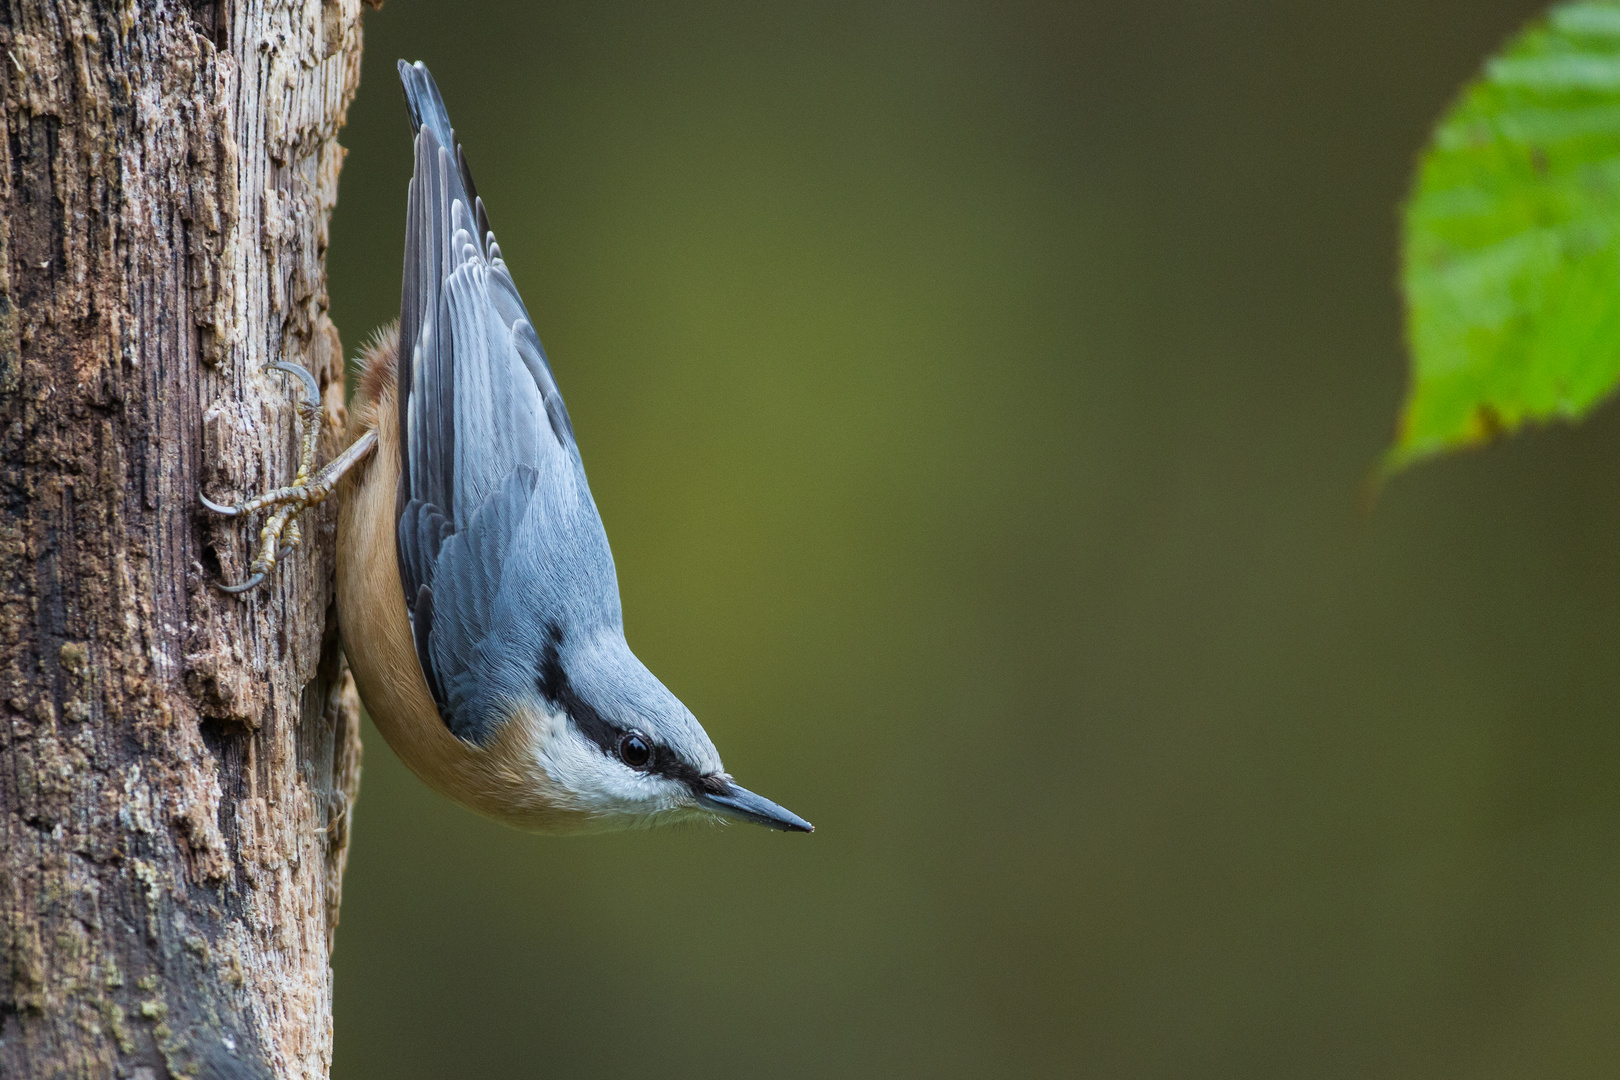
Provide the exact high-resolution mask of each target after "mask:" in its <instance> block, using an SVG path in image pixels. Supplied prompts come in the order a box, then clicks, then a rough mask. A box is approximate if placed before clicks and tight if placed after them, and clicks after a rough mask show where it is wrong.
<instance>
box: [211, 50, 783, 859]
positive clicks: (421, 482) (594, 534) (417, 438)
mask: <svg viewBox="0 0 1620 1080" xmlns="http://www.w3.org/2000/svg"><path fill="white" fill-rule="evenodd" d="M399 76H400V80H401V81H402V82H403V83H404V85H405V100H406V104H407V106H408V108H409V110H410V118H411V127H412V130H413V132H414V133H415V136H416V171H415V175H414V176H413V177H412V178H411V185H410V195H409V208H408V210H407V216H406V223H405V276H404V289H403V295H402V297H401V301H400V320H399V323H398V325H397V327H390V328H387V329H384V330H383V331H381V332H379V333H378V334H377V336H376V337H375V338H374V340H373V341H372V342H371V344H370V345H368V346H367V347H366V349H365V350H364V352H363V355H362V364H363V371H362V374H361V376H360V381H359V386H358V388H357V390H356V392H355V398H354V401H353V403H352V404H351V406H350V409H349V429H348V432H347V437H346V445H347V448H346V449H345V450H344V451H343V452H342V453H341V454H340V455H339V456H338V457H337V458H336V459H335V460H333V461H332V462H331V463H330V464H329V465H328V466H327V467H326V468H325V469H322V470H321V471H320V472H319V473H317V474H315V475H313V476H312V475H311V473H312V471H313V465H314V457H315V445H316V440H315V438H314V433H315V429H316V425H317V424H318V422H319V414H318V412H317V411H316V408H315V404H316V400H317V398H316V394H315V389H316V388H315V385H314V379H313V378H311V377H310V376H309V375H308V373H307V372H304V371H303V370H302V369H301V368H298V367H296V366H295V365H275V366H276V367H278V368H280V369H281V370H283V371H287V372H288V373H290V374H293V375H296V376H298V377H299V378H300V379H301V380H302V381H303V383H304V394H305V400H304V403H303V405H302V406H301V407H300V415H301V416H302V418H303V421H304V426H305V437H304V442H303V448H302V457H301V461H300V466H299V470H298V475H297V477H295V478H294V481H293V484H292V485H291V486H290V487H286V488H281V489H279V490H277V491H273V492H270V493H268V494H266V495H263V496H260V497H258V498H256V499H249V500H247V501H245V502H243V503H241V504H239V505H237V506H222V505H220V504H218V503H214V502H210V501H209V500H207V499H206V497H205V498H204V500H203V501H204V502H205V503H206V504H207V505H208V507H209V508H210V509H212V510H214V511H216V512H218V513H225V514H246V513H251V512H254V511H258V510H270V511H271V513H270V516H269V518H268V519H267V520H266V523H265V526H264V528H263V531H262V532H261V534H260V539H261V550H260V554H259V556H258V558H257V559H255V560H254V563H253V576H252V577H250V578H249V579H248V581H247V582H245V583H243V584H242V585H239V586H231V587H230V588H231V590H232V591H241V590H244V589H249V588H252V587H254V586H255V585H257V584H259V583H260V582H262V581H263V580H264V576H265V575H266V574H267V573H269V572H270V571H271V570H273V569H274V566H275V562H276V558H277V555H278V553H279V552H280V550H281V544H282V542H283V540H285V541H286V542H287V543H288V544H289V546H295V545H296V543H297V531H296V530H297V517H298V515H299V514H300V513H301V512H302V511H303V510H304V509H306V508H308V507H309V506H312V505H314V504H315V503H318V502H320V501H321V500H323V499H324V498H326V497H327V496H328V495H329V494H331V493H332V492H333V490H334V489H335V488H336V489H338V493H339V499H340V503H341V506H340V510H339V518H338V540H337V543H338V558H337V603H338V619H339V622H340V624H341V628H342V633H343V647H344V651H345V652H346V653H347V654H348V658H349V666H350V668H351V669H352V670H353V672H354V679H355V684H356V686H357V687H358V688H359V691H360V697H361V699H362V700H363V701H364V702H365V705H366V708H367V709H368V711H369V712H370V713H371V718H372V720H373V721H374V722H375V723H376V725H377V729H378V730H379V731H381V732H382V733H383V736H384V738H386V739H387V740H388V743H389V745H390V746H392V747H393V748H394V751H395V752H396V753H397V754H398V755H399V756H400V758H402V759H403V760H404V762H405V764H406V765H408V766H409V767H410V768H411V770H412V771H413V772H415V773H416V774H417V775H418V776H420V777H421V778H422V779H423V780H425V781H427V783H428V784H429V785H431V786H432V787H434V788H436V789H437V790H439V791H441V792H443V793H444V794H445V795H448V796H449V797H450V798H452V799H454V800H456V801H457V802H459V803H462V804H463V805H465V806H467V807H469V808H471V809H473V810H475V811H477V812H479V813H481V814H484V815H485V816H487V817H491V818H494V819H496V820H498V821H503V822H507V823H509V824H512V825H516V826H519V827H520V828H526V829H535V830H543V831H577V830H584V829H604V828H615V827H624V826H629V825H635V824H646V823H653V822H660V821H666V820H674V819H677V818H680V817H686V816H693V815H700V816H701V815H708V814H716V815H720V816H722V817H728V818H737V819H740V820H743V821H751V822H755V823H757V824H760V825H766V826H769V827H771V828H774V829H782V830H786V831H796V832H809V831H811V826H810V823H809V822H807V821H805V820H804V819H803V818H801V817H799V816H798V815H796V814H793V813H791V812H790V811H788V810H785V809H783V808H782V807H780V806H777V805H776V804H775V803H773V802H771V801H769V800H768V799H763V798H761V797H760V796H758V795H755V794H754V793H753V792H751V791H748V790H746V789H744V788H741V787H739V786H737V785H736V784H735V783H733V782H732V780H731V777H730V776H729V775H727V773H726V771H725V768H724V767H723V766H722V765H721V764H720V754H719V753H718V752H717V751H716V750H715V748H714V744H713V743H712V742H711V741H710V740H709V736H708V734H707V733H706V732H705V731H704V730H703V727H702V725H700V724H699V723H698V722H697V719H696V718H695V717H693V715H692V713H691V712H690V711H689V710H688V709H687V708H686V706H684V705H682V704H681V703H680V701H679V700H678V699H676V697H675V695H674V694H672V693H670V692H669V690H667V689H665V687H664V685H663V684H662V683H660V682H659V681H658V680H657V679H656V678H654V677H653V674H652V673H651V672H650V671H648V670H647V668H646V667H645V666H644V665H643V664H642V663H641V661H640V660H637V659H636V657H635V654H634V653H632V652H631V651H630V646H629V645H628V644H626V642H625V639H624V619H623V615H622V613H621V611H620V607H619V584H618V579H617V576H616V575H615V572H614V568H613V555H612V553H611V552H610V551H609V550H608V541H607V534H606V533H605V532H604V531H603V529H602V519H601V518H600V516H598V514H597V511H596V504H595V502H594V501H593V500H592V498H591V491H590V487H589V486H588V485H587V484H586V482H585V466H584V464H583V463H582V462H581V460H580V454H579V446H578V445H577V444H576V443H575V441H574V430H573V427H572V425H571V424H570V423H569V419H568V410H567V409H566V408H564V406H563V400H562V395H561V394H560V393H559V392H558V390H557V382H556V380H555V379H554V378H553V377H552V373H551V366H550V364H549V363H548V362H547V360H546V354H545V350H544V349H543V348H541V346H540V338H539V337H538V336H537V335H536V333H535V329H534V324H533V321H532V320H531V319H530V318H529V313H528V311H527V310H526V309H525V308H524V306H523V300H522V298H520V297H519V296H518V291H517V287H516V285H514V284H513V282H512V277H511V274H510V273H509V272H508V270H507V267H506V263H505V261H504V260H503V259H502V258H501V249H500V247H499V246H498V245H497V244H496V243H495V236H494V234H493V233H491V232H490V228H489V219H488V218H487V217H486V216H485V213H484V203H483V200H482V199H480V198H479V197H478V192H477V189H476V188H475V187H474V186H473V180H472V174H471V173H470V172H469V171H468V168H467V159H466V156H465V155H464V154H463V153H462V152H461V148H460V146H459V145H458V144H457V143H456V138H455V132H454V131H453V130H452V129H451V127H450V118H449V115H448V114H447V113H446V111H445V107H444V102H443V100H442V99H441V98H440V97H439V91H438V87H437V86H435V85H434V82H433V77H432V76H431V75H429V74H428V70H427V68H426V67H424V66H423V65H422V64H420V63H418V64H415V65H411V64H407V63H406V62H405V61H403V60H401V61H400V62H399ZM340 480H341V486H339V482H340Z"/></svg>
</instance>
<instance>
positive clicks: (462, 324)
mask: <svg viewBox="0 0 1620 1080" xmlns="http://www.w3.org/2000/svg"><path fill="white" fill-rule="evenodd" d="M399 72H400V80H401V82H402V83H403V84H404V86H405V96H406V102H407V104H408V106H409V108H410V113H411V123H412V127H413V128H414V129H415V134H416V168H415V173H414V175H413V177H412V179H411V186H410V197H409V209H408V211H407V222H406V234H405V272H404V288H403V292H402V295H401V299H400V338H399V340H400V352H399V396H400V434H401V447H400V457H401V462H400V485H399V493H398V497H397V501H396V510H397V515H398V516H397V528H396V532H395V536H396V540H397V550H398V553H399V570H400V584H401V587H402V588H403V590H404V593H405V602H406V609H407V611H408V612H409V613H410V617H411V627H412V633H413V636H414V638H415V642H416V651H417V657H418V659H419V660H420V661H421V664H422V671H423V674H424V675H425V676H426V677H427V682H428V687H429V689H430V690H431V691H432V693H433V697H434V700H435V701H436V703H437V704H438V706H439V712H440V715H441V716H443V717H444V720H445V723H446V724H448V725H449V726H450V729H451V731H453V732H454V733H455V734H456V735H457V736H459V737H461V738H464V739H468V740H469V741H473V742H482V741H483V740H484V739H485V738H487V737H488V736H489V735H490V734H492V732H493V730H494V727H495V725H496V724H497V723H498V721H499V717H500V716H501V715H502V708H501V707H502V705H503V703H504V702H507V701H508V700H509V699H511V698H513V697H514V696H516V695H517V694H519V693H522V692H523V691H524V690H525V689H526V688H528V687H529V684H532V682H533V679H534V671H535V667H534V665H535V658H536V657H537V656H538V655H539V654H540V652H541V650H542V649H543V648H544V642H543V640H542V639H543V637H544V635H545V634H546V633H547V632H548V630H547V628H548V627H558V628H561V627H566V626H573V625H575V624H577V623H579V622H597V623H603V622H605V623H608V624H612V625H617V624H618V623H619V610H618V589H617V585H616V583H615V578H614V574H613V560H612V555H611V554H610V552H609V550H608V546H607V537H606V535H605V534H604V532H603V530H602V525H601V520H600V518H599V517H598V516H597V513H596V506H595V503H594V502H593V501H592V500H591V494H590V489H589V486H588V485H587V484H586V482H585V473H584V468H583V466H582V465H581V463H580V458H579V450H578V447H577V445H576V444H575V442H574V435H573V428H572V426H571V425H570V423H569V420H568V412H567V410H566V408H565V407H564V406H563V401H562V395H561V394H560V393H559V392H558V390H557V384H556V380H555V379H554V378H553V377H552V373H551V367H550V365H549V363H548V362H547V360H546V356H545V350H544V349H543V348H542V347H541V345H540V339H539V337H538V335H537V334H536V333H535V330H534V326H533V323H532V321H531V320H530V318H529V314H528V311H527V309H526V308H525V307H524V305H523V300H522V298H521V297H520V296H519V295H518V291H517V287H516V285H514V284H513V282H512V278H511V275H510V273H509V272H508V271H507V268H506V263H505V261H504V260H503V259H502V258H501V253H500V247H499V245H497V244H496V243H495V238H494V235H493V233H492V232H491V231H490V228H489V221H488V218H487V216H486V214H485V212H484V206H483V201H482V200H481V199H479V198H478V196H477V193H476V189H475V188H474V186H473V182H472V174H471V172H470V171H469V170H468V168H467V163H466V158H465V156H464V155H463V154H462V153H461V152H460V148H459V146H457V144H456V142H455V133H454V131H453V130H452V129H451V127H450V120H449V116H448V114H447V113H446V111H445V107H444V102H443V100H442V99H441V98H440V97H439V93H438V89H437V87H436V86H435V85H434V83H433V78H432V76H431V75H429V74H428V71H427V69H426V68H425V67H423V66H422V65H421V64H415V65H410V64H406V63H405V62H404V61H401V62H400V65H399Z"/></svg>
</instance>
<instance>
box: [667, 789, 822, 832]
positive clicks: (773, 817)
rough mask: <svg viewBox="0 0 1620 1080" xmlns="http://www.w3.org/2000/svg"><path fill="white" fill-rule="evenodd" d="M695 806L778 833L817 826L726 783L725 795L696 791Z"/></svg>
mask: <svg viewBox="0 0 1620 1080" xmlns="http://www.w3.org/2000/svg"><path fill="white" fill-rule="evenodd" d="M696 795H697V801H698V805H699V806H701V807H703V808H704V809H705V810H712V811H714V812H715V813H716V814H719V815H721V816H722V817H728V818H736V819H737V820H738V821H751V822H753V823H754V824H755V825H763V826H765V827H766V828H767V829H777V830H780V831H781V832H815V831H816V827H815V826H814V825H812V824H810V823H809V822H808V821H806V820H804V818H802V817H800V816H799V815H798V814H795V813H794V812H793V811H791V810H786V809H784V808H782V807H780V806H777V805H776V804H775V803H773V802H771V800H769V799H762V798H760V797H759V796H758V795H755V794H754V793H753V792H752V791H749V790H748V789H747V788H742V787H738V786H737V785H736V784H733V783H731V782H730V781H727V782H726V790H725V792H724V793H722V794H719V795H716V794H715V793H713V792H710V791H702V790H699V791H697V792H696Z"/></svg>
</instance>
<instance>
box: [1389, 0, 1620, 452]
mask: <svg viewBox="0 0 1620 1080" xmlns="http://www.w3.org/2000/svg"><path fill="white" fill-rule="evenodd" d="M1403 246H1404V251H1403V265H1402V284H1403V287H1404V290H1405V293H1406V304H1407V335H1408V339H1409V342H1410V345H1411V349H1412V385H1411V389H1410V392H1409V394H1408V396H1407V400H1406V405H1405V408H1404V409H1403V411H1402V415H1401V422H1400V427H1399V430H1398V432H1397V436H1396V442H1395V446H1394V447H1393V448H1392V449H1391V450H1390V451H1389V453H1388V455H1387V456H1386V458H1385V461H1384V472H1385V474H1386V475H1387V474H1388V473H1391V472H1394V471H1395V470H1397V469H1400V468H1402V467H1404V466H1406V465H1408V464H1410V463H1411V462H1413V461H1416V460H1418V459H1420V458H1424V457H1427V456H1429V455H1432V454H1436V453H1439V452H1442V451H1445V450H1449V449H1453V448H1456V447H1461V446H1469V445H1474V444H1478V443H1480V442H1483V441H1485V440H1487V439H1490V438H1492V437H1493V436H1495V435H1496V434H1498V433H1500V432H1508V431H1513V430H1514V429H1516V428H1518V427H1519V426H1520V425H1521V424H1523V423H1524V422H1525V421H1527V420H1548V419H1553V418H1564V419H1574V418H1577V417H1580V416H1582V415H1583V414H1585V413H1586V412H1587V411H1588V410H1590V409H1591V408H1592V406H1593V405H1595V404H1597V402H1599V401H1601V400H1602V399H1603V398H1604V396H1605V395H1607V394H1608V393H1609V391H1610V390H1612V389H1613V388H1614V385H1615V383H1616V381H1617V380H1620V0H1583V2H1580V3H1566V4H1560V5H1558V6H1556V7H1554V8H1553V9H1552V11H1551V12H1549V14H1548V15H1547V17H1546V18H1545V19H1542V20H1540V21H1538V22H1536V23H1534V24H1532V25H1531V26H1530V28H1529V29H1528V30H1526V31H1525V32H1524V33H1522V34H1520V35H1519V36H1518V37H1517V38H1515V39H1514V40H1513V41H1512V42H1510V43H1509V45H1508V47H1507V49H1506V50H1505V51H1504V52H1503V53H1502V54H1501V55H1500V56H1498V57H1496V58H1494V59H1492V60H1491V61H1490V62H1488V63H1487V64H1486V65H1485V71H1484V73H1483V75H1482V76H1481V77H1480V78H1479V79H1478V80H1476V81H1475V82H1474V83H1472V84H1471V85H1469V86H1468V87H1467V88H1466V89H1465V90H1464V92H1463V95H1462V98H1461V100H1460V101H1459V102H1458V103H1457V104H1456V106H1455V107H1453V108H1452V110H1451V112H1450V114H1449V115H1448V116H1447V117H1446V118H1445V120H1444V121H1443V122H1442V123H1441V125H1440V128H1439V130H1438V131H1436V132H1435V135H1434V139H1433V141H1432V143H1431V144H1430V146H1429V148H1428V149H1427V151H1426V152H1425V153H1424V155H1423V160H1422V163H1421V165H1420V168H1419V172H1418V181H1417V191H1416V193H1415V194H1414V195H1413V197H1412V199H1411V201H1410V202H1409V203H1408V204H1407V207H1406V212H1405V230H1404V238H1403Z"/></svg>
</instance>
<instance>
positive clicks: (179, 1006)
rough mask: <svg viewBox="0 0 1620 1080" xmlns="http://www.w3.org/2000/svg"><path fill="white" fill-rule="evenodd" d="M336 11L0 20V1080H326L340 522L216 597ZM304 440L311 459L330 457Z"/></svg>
mask: <svg viewBox="0 0 1620 1080" xmlns="http://www.w3.org/2000/svg"><path fill="white" fill-rule="evenodd" d="M359 2H360V0H333V2H325V3H323V2H321V0H282V2H279V3H271V2H267V0H225V2H220V3H215V2H211V0H204V2H198V0H192V2H191V3H189V4H185V3H178V2H174V0H123V2H116V3H115V2H93V0H0V51H3V55H0V65H4V69H5V77H4V78H0V99H3V114H4V117H5V123H6V138H5V140H3V142H0V226H3V227H0V245H3V246H0V714H3V715H0V1077H5V1078H7V1080H11V1078H14V1077H15V1078H23V1077H58V1076H60V1077H112V1076H119V1077H135V1078H147V1077H150V1078H157V1077H163V1076H166V1075H174V1076H199V1077H202V1076H231V1077H237V1076H241V1077H269V1076H274V1077H296V1078H305V1077H316V1076H320V1077H324V1076H326V1075H327V1073H328V1065H329V1062H330V1058H331V978H330V969H329V965H328V955H329V952H330V948H331V942H332V931H333V927H334V926H335V924H336V922H337V903H338V887H339V883H340V881H341V878H342V872H343V862H344V855H345V850H346V845H347V840H348V821H349V816H348V815H349V807H350V806H351V804H352V800H353V797H354V793H355V785H356V782H357V780H358V773H359V743H358V734H357V724H358V711H357V704H356V701H355V699H354V695H353V690H352V685H351V684H350V683H349V681H348V678H347V673H346V671H345V670H344V668H343V663H342V659H341V655H340V653H339V651H338V647H337V641H336V633H335V625H334V622H333V619H332V616H331V598H332V590H331V581H332V564H333V558H332V544H333V531H334V521H335V517H334V510H333V508H332V507H331V506H330V505H328V506H327V507H324V508H323V509H322V510H321V511H320V512H319V513H318V514H315V515H311V516H310V517H309V518H308V519H306V521H305V524H304V530H303V545H302V546H301V547H300V548H299V549H298V551H297V552H296V553H295V554H293V555H291V556H290V557H289V558H288V559H286V560H285V561H284V564H283V567H282V568H281V569H279V570H278V571H277V572H276V573H275V574H274V576H273V578H272V580H271V582H270V585H269V587H268V588H266V589H263V590H261V591H259V592H257V593H255V594H253V595H251V596H250V597H248V598H247V599H246V601H245V602H244V601H242V600H238V599H235V598H232V597H229V596H226V595H224V594H222V593H220V592H219V591H218V590H216V589H215V588H214V587H213V585H212V582H213V581H214V580H215V579H217V578H219V577H221V576H223V577H225V578H227V579H240V578H241V577H242V576H244V573H245V567H246V563H247V561H248V559H249V558H250V557H251V556H250V552H249V541H250V540H251V539H252V534H250V533H249V531H248V530H246V529H244V528H243V527H241V526H240V525H236V524H233V523H231V522H228V521H216V520H210V519H208V518H207V517H206V516H205V515H203V514H202V513H201V512H200V510H199V507H198V504H197V494H196V493H197V491H198V488H199V487H202V488H204V489H206V490H207V491H208V492H209V494H210V495H212V496H213V497H215V498H221V499H234V498H236V497H239V496H240V495H242V494H243V493H245V492H249V491H256V490H261V489H263V488H264V487H266V486H268V485H274V484H277V483H280V482H285V479H286V478H288V477H290V476H291V474H292V472H293V468H294V456H295V453H296V442H295V438H294V430H293V425H294V417H293V407H292V406H293V401H294V395H295V394H296V392H297V390H296V387H295V386H293V385H289V383H290V380H287V379H286V378H285V377H283V376H281V375H279V374H266V373H265V372H264V371H263V368H264V366H265V365H266V364H268V363H270V362H273V361H275V360H279V359H286V360H293V361H297V362H299V363H302V364H304V365H305V366H307V367H308V368H309V369H310V370H311V371H313V372H314V373H315V374H316V376H317V378H318V379H319V380H320V381H321V383H322V385H323V387H324V389H325V395H326V397H325V401H326V410H327V413H328V415H329V419H331V420H333V421H336V422H335V423H333V424H332V425H331V427H332V430H334V431H335V430H340V429H341V412H342V407H343V377H342V351H341V347H340V345H339V342H338V337H337V332H336V330H335V329H334V328H333V326H332V323H331V321H330V319H329V318H328V317H327V296H326V278H325V266H324V255H325V249H326V228H327V219H328V216H329V214H330V211H331V209H332V205H333V201H334V200H335V198H336V194H337V176H338V169H339V166H340V164H341V161H342V155H343V151H342V149H341V148H340V147H339V146H338V144H337V140H336V134H337V130H338V128H339V126H340V125H341V124H342V122H343V116H344V110H345V109H346V107H347V105H348V102H349V100H350V98H351V96H352V95H353V92H354V90H355V88H356V85H357V82H358V79H359V65H360V10H359ZM330 450H331V447H330V445H329V446H328V447H327V452H328V453H330Z"/></svg>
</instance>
